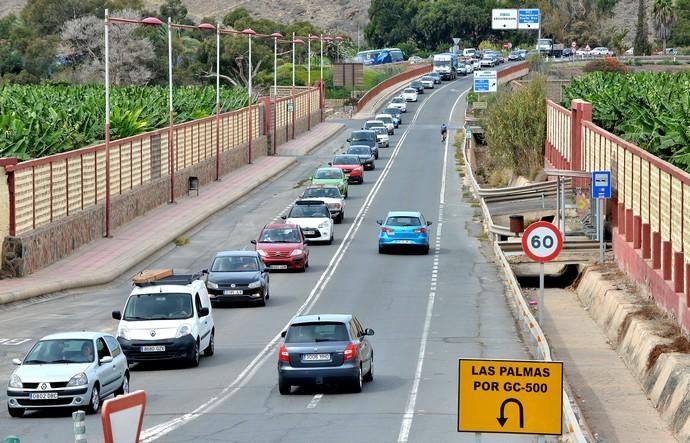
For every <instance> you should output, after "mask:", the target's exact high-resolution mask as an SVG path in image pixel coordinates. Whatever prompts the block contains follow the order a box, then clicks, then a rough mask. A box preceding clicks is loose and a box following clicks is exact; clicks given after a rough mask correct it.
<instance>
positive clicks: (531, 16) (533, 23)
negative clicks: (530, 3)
mask: <svg viewBox="0 0 690 443" xmlns="http://www.w3.org/2000/svg"><path fill="white" fill-rule="evenodd" d="M540 16H541V14H540V12H539V9H518V29H537V28H539V20H540V18H541V17H540Z"/></svg>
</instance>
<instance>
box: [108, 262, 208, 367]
mask: <svg viewBox="0 0 690 443" xmlns="http://www.w3.org/2000/svg"><path fill="white" fill-rule="evenodd" d="M132 283H133V285H134V288H133V289H132V292H131V293H130V294H129V297H128V298H127V302H126V303H125V307H124V311H123V312H120V311H113V312H112V316H113V318H114V319H116V320H120V324H119V325H118V327H117V341H118V342H119V343H120V346H121V347H122V350H123V351H124V353H125V355H126V356H127V361H128V362H130V363H132V362H147V361H162V360H184V361H186V362H187V363H188V364H189V365H191V366H198V365H199V359H200V355H201V353H203V354H204V355H205V356H211V355H213V352H214V346H215V339H214V336H215V325H214V323H213V315H212V312H211V311H212V307H211V302H210V300H209V297H208V292H207V290H206V284H205V282H204V280H203V279H202V275H201V274H174V273H173V271H172V269H164V270H149V271H143V272H141V273H139V274H137V275H135V276H134V278H133V279H132Z"/></svg>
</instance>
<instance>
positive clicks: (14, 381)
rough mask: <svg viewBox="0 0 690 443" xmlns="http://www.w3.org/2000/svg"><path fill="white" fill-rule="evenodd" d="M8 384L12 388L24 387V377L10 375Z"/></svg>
mask: <svg viewBox="0 0 690 443" xmlns="http://www.w3.org/2000/svg"><path fill="white" fill-rule="evenodd" d="M7 385H8V386H9V387H10V388H21V387H22V379H21V378H19V376H18V375H17V374H12V376H11V377H10V381H9V382H8V383H7Z"/></svg>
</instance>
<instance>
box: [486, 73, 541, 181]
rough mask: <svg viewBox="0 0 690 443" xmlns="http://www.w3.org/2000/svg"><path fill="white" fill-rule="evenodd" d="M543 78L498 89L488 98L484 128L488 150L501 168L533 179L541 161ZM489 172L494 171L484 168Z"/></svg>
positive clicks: (539, 168) (538, 77) (539, 77)
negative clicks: (513, 89)
mask: <svg viewBox="0 0 690 443" xmlns="http://www.w3.org/2000/svg"><path fill="white" fill-rule="evenodd" d="M544 100H545V80H544V77H543V76H537V77H536V78H534V79H533V80H532V81H530V82H529V83H527V84H526V85H525V86H524V87H522V88H520V89H517V90H515V91H511V90H510V88H503V89H501V90H500V91H499V92H498V93H497V94H496V95H493V96H492V97H491V98H490V99H489V106H488V109H487V112H486V113H485V114H484V118H483V122H482V123H483V125H482V126H483V127H484V128H485V135H486V141H487V145H488V147H489V152H490V153H491V156H492V158H493V159H494V161H495V162H496V164H497V165H498V166H500V167H506V168H511V169H512V170H513V171H514V172H515V174H518V175H522V176H525V177H528V178H533V177H534V176H535V175H536V174H537V173H538V172H539V171H540V170H541V169H542V167H543V164H544V155H543V153H544V139H545V137H546V108H545V106H544ZM487 172H489V175H490V174H491V173H492V172H493V171H487Z"/></svg>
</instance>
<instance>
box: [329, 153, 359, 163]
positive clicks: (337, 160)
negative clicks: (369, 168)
mask: <svg viewBox="0 0 690 443" xmlns="http://www.w3.org/2000/svg"><path fill="white" fill-rule="evenodd" d="M333 164H334V165H358V164H359V159H358V158H357V157H352V156H349V155H342V156H340V155H339V156H336V157H335V158H334V159H333Z"/></svg>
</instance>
